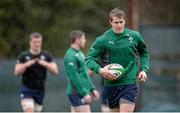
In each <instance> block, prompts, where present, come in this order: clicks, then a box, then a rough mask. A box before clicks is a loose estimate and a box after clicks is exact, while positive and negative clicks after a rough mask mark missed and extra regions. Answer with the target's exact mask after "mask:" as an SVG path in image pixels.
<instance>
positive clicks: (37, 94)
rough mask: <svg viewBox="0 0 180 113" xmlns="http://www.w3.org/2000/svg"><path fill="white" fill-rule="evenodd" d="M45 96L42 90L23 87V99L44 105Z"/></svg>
mask: <svg viewBox="0 0 180 113" xmlns="http://www.w3.org/2000/svg"><path fill="white" fill-rule="evenodd" d="M44 95H45V94H44V91H42V90H40V91H39V90H32V89H30V88H28V87H26V86H24V85H22V86H21V99H25V98H32V99H33V100H34V101H35V102H36V103H37V104H39V105H42V104H43V100H44Z"/></svg>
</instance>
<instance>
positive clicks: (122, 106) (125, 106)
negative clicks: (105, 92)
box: [119, 99, 135, 112]
mask: <svg viewBox="0 0 180 113" xmlns="http://www.w3.org/2000/svg"><path fill="white" fill-rule="evenodd" d="M134 108H135V103H133V102H130V101H129V100H126V99H120V103H119V111H120V112H133V111H134Z"/></svg>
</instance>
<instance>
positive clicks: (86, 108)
mask: <svg viewBox="0 0 180 113" xmlns="http://www.w3.org/2000/svg"><path fill="white" fill-rule="evenodd" d="M71 112H72V113H76V112H89V113H90V112H91V110H90V106H89V105H81V106H78V107H73V106H71Z"/></svg>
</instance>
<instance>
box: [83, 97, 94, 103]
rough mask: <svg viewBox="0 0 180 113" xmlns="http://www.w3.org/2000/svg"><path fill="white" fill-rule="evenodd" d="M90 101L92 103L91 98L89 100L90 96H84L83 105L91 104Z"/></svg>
mask: <svg viewBox="0 0 180 113" xmlns="http://www.w3.org/2000/svg"><path fill="white" fill-rule="evenodd" d="M91 101H92V98H91V96H90V95H86V96H84V103H86V104H90V103H91Z"/></svg>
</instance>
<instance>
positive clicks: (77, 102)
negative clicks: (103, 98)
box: [68, 94, 85, 107]
mask: <svg viewBox="0 0 180 113" xmlns="http://www.w3.org/2000/svg"><path fill="white" fill-rule="evenodd" d="M68 98H69V101H70V103H71V105H72V106H74V107H77V106H81V105H85V103H84V99H83V97H82V96H81V95H79V94H68Z"/></svg>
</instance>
